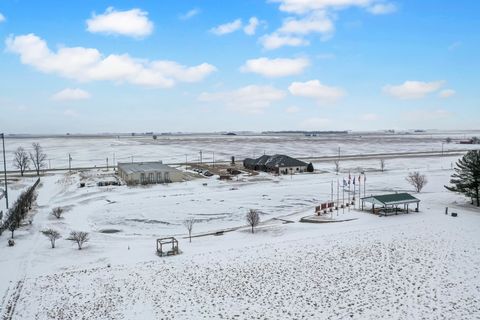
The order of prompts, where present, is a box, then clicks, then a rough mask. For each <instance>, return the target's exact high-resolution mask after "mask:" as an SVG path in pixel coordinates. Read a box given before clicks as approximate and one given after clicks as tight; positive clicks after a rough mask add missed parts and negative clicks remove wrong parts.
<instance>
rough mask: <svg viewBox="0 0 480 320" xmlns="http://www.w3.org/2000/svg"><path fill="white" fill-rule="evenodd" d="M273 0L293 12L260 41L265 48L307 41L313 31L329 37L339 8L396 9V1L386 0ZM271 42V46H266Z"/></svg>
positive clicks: (284, 10)
mask: <svg viewBox="0 0 480 320" xmlns="http://www.w3.org/2000/svg"><path fill="white" fill-rule="evenodd" d="M270 2H274V3H279V9H280V11H283V12H286V13H288V14H290V17H288V18H287V19H285V20H284V21H283V24H282V26H281V27H280V28H278V29H277V30H275V31H274V32H273V33H272V34H270V35H268V36H266V37H264V39H263V41H261V43H262V44H263V45H264V47H265V49H270V50H271V49H277V48H280V47H282V46H287V45H294V46H299V45H308V41H307V40H305V37H307V36H308V35H309V34H312V33H317V34H320V35H321V37H320V39H321V40H324V41H325V40H328V39H330V38H331V37H332V35H333V33H334V31H335V24H334V17H336V16H337V14H336V12H337V11H339V10H344V9H348V8H350V7H360V8H363V9H365V10H367V11H368V12H370V13H372V14H376V15H378V14H387V13H391V12H394V11H395V10H396V6H395V5H394V4H392V3H389V2H385V1H384V0H270ZM292 37H293V38H292ZM292 39H294V41H293V40H292ZM267 40H270V41H267ZM280 40H284V41H280ZM286 40H290V41H286ZM272 43H273V44H272ZM268 44H270V46H269V47H267V46H266V45H268Z"/></svg>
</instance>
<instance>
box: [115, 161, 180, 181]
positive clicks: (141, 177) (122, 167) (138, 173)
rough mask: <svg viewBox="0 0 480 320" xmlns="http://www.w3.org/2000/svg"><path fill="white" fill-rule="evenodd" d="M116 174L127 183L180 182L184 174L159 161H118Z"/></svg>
mask: <svg viewBox="0 0 480 320" xmlns="http://www.w3.org/2000/svg"><path fill="white" fill-rule="evenodd" d="M118 175H119V176H120V178H122V179H123V180H124V181H125V182H126V183H127V184H154V183H170V182H181V181H183V180H184V175H183V173H182V172H181V171H179V170H177V169H175V168H172V167H170V166H168V165H166V164H163V163H162V162H161V161H157V162H132V163H118Z"/></svg>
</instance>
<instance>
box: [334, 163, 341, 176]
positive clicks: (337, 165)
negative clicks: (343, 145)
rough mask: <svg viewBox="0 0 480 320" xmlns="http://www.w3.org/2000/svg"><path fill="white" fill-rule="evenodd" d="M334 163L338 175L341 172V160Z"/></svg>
mask: <svg viewBox="0 0 480 320" xmlns="http://www.w3.org/2000/svg"><path fill="white" fill-rule="evenodd" d="M333 163H335V172H336V173H337V174H338V173H339V172H340V160H335V161H333Z"/></svg>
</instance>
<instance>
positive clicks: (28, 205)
mask: <svg viewBox="0 0 480 320" xmlns="http://www.w3.org/2000/svg"><path fill="white" fill-rule="evenodd" d="M39 182H40V179H39V180H37V182H35V184H34V185H33V186H31V187H30V188H28V189H27V190H26V191H24V192H22V193H21V194H20V196H19V197H18V199H17V200H16V201H15V202H14V204H13V206H12V208H10V210H8V212H7V216H6V217H5V219H2V218H3V217H0V235H1V234H2V232H3V231H4V230H6V229H8V230H10V232H11V233H12V239H13V236H14V232H15V230H17V229H18V228H19V227H20V224H21V222H22V220H24V219H25V218H26V217H27V213H28V211H29V210H30V209H32V205H33V203H34V202H35V200H36V199H37V193H36V192H35V188H36V187H37V185H38V183H39Z"/></svg>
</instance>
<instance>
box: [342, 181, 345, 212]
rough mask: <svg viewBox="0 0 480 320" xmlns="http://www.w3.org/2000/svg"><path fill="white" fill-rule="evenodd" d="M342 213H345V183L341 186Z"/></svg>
mask: <svg viewBox="0 0 480 320" xmlns="http://www.w3.org/2000/svg"><path fill="white" fill-rule="evenodd" d="M343 182H345V179H343ZM342 213H345V183H344V184H343V188H342Z"/></svg>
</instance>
